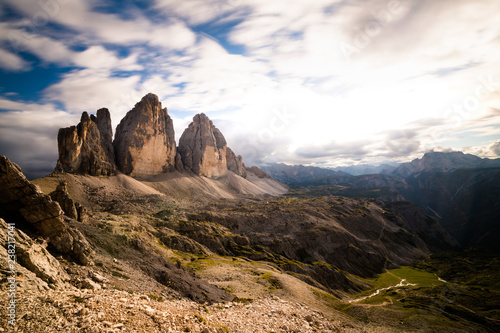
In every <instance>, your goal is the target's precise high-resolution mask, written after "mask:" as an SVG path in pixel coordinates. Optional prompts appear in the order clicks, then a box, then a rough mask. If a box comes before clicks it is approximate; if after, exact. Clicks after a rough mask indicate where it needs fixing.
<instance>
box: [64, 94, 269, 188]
mask: <svg viewBox="0 0 500 333" xmlns="http://www.w3.org/2000/svg"><path fill="white" fill-rule="evenodd" d="M112 137H113V131H112V128H111V117H110V115H109V111H108V110H107V109H100V110H99V111H97V116H94V115H91V116H89V115H88V113H87V112H84V113H83V114H82V118H81V121H80V123H79V124H78V126H72V127H69V128H62V129H60V130H59V135H58V146H59V160H58V166H57V168H56V170H57V171H64V172H68V173H73V174H88V175H92V176H99V175H104V176H109V175H114V174H115V173H116V172H117V171H121V172H122V173H123V174H125V175H128V176H131V177H150V176H157V175H160V174H163V173H166V172H169V171H173V170H177V171H181V172H182V171H187V172H192V173H193V174H195V175H196V176H204V177H209V178H218V177H221V176H225V175H227V174H228V173H230V172H232V173H234V174H236V175H238V176H241V177H243V178H247V176H248V172H250V173H253V174H254V175H256V176H257V177H258V178H265V177H268V176H267V174H265V173H264V172H262V171H261V170H259V169H257V168H252V169H247V168H246V166H245V164H244V163H243V159H242V157H241V156H239V155H236V154H235V153H234V152H233V151H232V150H231V149H230V148H229V147H228V146H227V142H226V139H225V138H224V135H222V133H221V131H220V130H219V129H218V128H217V127H215V126H214V124H213V123H212V121H211V120H210V119H209V118H208V117H207V116H206V115H205V114H204V113H201V114H197V115H196V116H194V118H193V122H192V123H191V124H189V126H188V128H186V130H185V131H184V133H183V134H182V136H181V138H180V140H179V146H178V147H177V146H176V143H175V133H174V125H173V121H172V118H170V116H169V115H168V111H167V108H164V107H162V104H161V102H160V100H159V99H158V96H157V95H155V94H152V93H149V94H147V95H145V96H144V97H143V98H142V99H141V101H139V102H138V103H137V104H136V105H135V106H134V108H133V109H132V110H130V111H129V112H128V113H127V114H126V115H125V117H124V118H123V119H122V120H121V121H120V124H118V126H117V128H116V135H115V139H114V141H112Z"/></svg>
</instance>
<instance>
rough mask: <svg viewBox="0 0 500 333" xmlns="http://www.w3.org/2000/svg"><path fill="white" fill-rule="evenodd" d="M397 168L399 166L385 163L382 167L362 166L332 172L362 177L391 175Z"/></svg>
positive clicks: (342, 167)
mask: <svg viewBox="0 0 500 333" xmlns="http://www.w3.org/2000/svg"><path fill="white" fill-rule="evenodd" d="M396 168H397V165H392V164H387V163H385V164H381V165H372V164H361V165H349V166H341V167H335V168H332V170H335V171H343V172H347V173H348V174H350V175H353V176H361V175H373V174H390V173H392V172H393V171H394V170H396Z"/></svg>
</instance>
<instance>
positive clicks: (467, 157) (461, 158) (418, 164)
mask: <svg viewBox="0 0 500 333" xmlns="http://www.w3.org/2000/svg"><path fill="white" fill-rule="evenodd" d="M495 166H500V159H496V160H491V159H487V158H480V157H477V156H474V155H471V154H464V153H463V152H459V151H457V152H448V153H444V152H430V153H425V154H424V156H423V157H422V158H417V159H414V160H413V161H411V162H408V163H402V164H401V165H399V167H398V168H397V169H396V170H394V171H393V172H392V174H393V175H395V176H399V177H403V178H405V177H408V176H410V175H412V174H416V173H419V172H423V171H436V172H439V171H441V172H447V171H453V170H457V169H466V168H490V167H495Z"/></svg>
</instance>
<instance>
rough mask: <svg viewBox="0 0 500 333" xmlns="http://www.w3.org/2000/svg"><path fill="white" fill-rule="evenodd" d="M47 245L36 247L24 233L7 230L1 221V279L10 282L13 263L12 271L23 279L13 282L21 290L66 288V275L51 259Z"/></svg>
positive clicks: (53, 259)
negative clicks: (12, 250) (12, 249)
mask: <svg viewBox="0 0 500 333" xmlns="http://www.w3.org/2000/svg"><path fill="white" fill-rule="evenodd" d="M14 239H15V248H16V254H15V261H14V260H13V261H9V259H11V256H10V255H9V253H8V252H9V247H8V244H9V241H10V243H11V244H13V243H12V242H13V240H14ZM46 245H47V244H46V243H42V244H39V243H37V242H35V241H34V240H33V239H31V238H30V237H29V236H28V235H26V234H25V233H24V232H23V231H21V230H19V229H17V228H14V227H9V225H8V224H7V223H6V222H5V221H4V220H3V219H1V218H0V269H1V271H2V272H1V273H0V276H2V275H4V276H3V278H10V277H11V275H10V273H9V272H11V271H12V265H11V264H12V263H13V262H17V264H18V265H15V270H16V271H17V273H18V274H20V275H21V276H23V279H22V280H21V279H20V280H19V281H16V283H19V284H20V285H19V287H21V288H22V289H23V290H38V291H45V290H47V289H49V285H50V286H51V287H63V286H65V285H66V283H65V282H66V281H67V280H68V278H69V277H68V275H67V274H66V272H65V271H64V269H62V267H61V265H60V264H59V262H58V261H57V259H56V258H54V256H52V255H51V254H50V253H49V252H48V251H47V250H46V248H45V246H46Z"/></svg>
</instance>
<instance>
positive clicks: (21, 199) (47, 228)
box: [0, 156, 91, 264]
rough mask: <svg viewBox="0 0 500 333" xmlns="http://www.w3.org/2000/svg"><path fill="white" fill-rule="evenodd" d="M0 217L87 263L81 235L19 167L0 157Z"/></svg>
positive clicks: (89, 251)
mask: <svg viewBox="0 0 500 333" xmlns="http://www.w3.org/2000/svg"><path fill="white" fill-rule="evenodd" d="M0 188H1V189H2V196H1V197H0V217H2V218H3V219H5V220H6V221H7V222H9V223H14V224H15V225H16V228H19V229H21V230H24V231H25V232H26V233H28V234H29V235H32V236H41V237H43V238H44V239H45V240H46V241H47V242H48V244H49V248H51V249H53V250H54V251H55V252H57V253H60V254H64V255H66V256H68V257H70V258H72V259H73V260H76V261H77V262H80V263H82V264H89V263H90V261H91V259H90V255H91V248H90V246H89V244H88V242H87V240H86V239H85V237H83V235H82V234H81V233H80V232H79V231H78V230H75V229H73V228H70V227H68V224H67V221H66V220H65V217H64V215H63V212H62V210H61V207H60V206H59V204H58V203H57V202H54V201H52V199H51V198H50V196H48V195H44V194H43V193H42V192H41V191H40V189H39V188H38V187H36V186H35V185H33V184H32V183H30V182H29V181H28V180H27V179H26V177H25V176H24V175H23V173H22V171H21V169H20V168H19V166H17V165H16V164H14V163H12V162H11V161H9V160H8V159H7V158H6V157H4V156H0Z"/></svg>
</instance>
